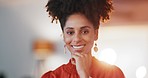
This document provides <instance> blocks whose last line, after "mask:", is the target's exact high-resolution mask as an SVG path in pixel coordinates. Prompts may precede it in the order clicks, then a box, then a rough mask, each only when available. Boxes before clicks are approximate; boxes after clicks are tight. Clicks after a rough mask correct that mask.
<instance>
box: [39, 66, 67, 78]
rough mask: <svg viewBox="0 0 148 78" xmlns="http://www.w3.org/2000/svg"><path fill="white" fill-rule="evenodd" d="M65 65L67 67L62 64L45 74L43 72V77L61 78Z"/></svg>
mask: <svg viewBox="0 0 148 78" xmlns="http://www.w3.org/2000/svg"><path fill="white" fill-rule="evenodd" d="M64 67H65V64H63V65H62V66H60V67H58V68H57V69H55V70H53V71H48V72H46V73H45V74H43V75H42V77H41V78H59V76H60V73H61V72H63V71H64V70H63V68H64Z"/></svg>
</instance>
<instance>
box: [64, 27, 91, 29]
mask: <svg viewBox="0 0 148 78" xmlns="http://www.w3.org/2000/svg"><path fill="white" fill-rule="evenodd" d="M85 28H91V27H89V26H82V27H81V28H80V29H85ZM66 29H74V28H73V27H66Z"/></svg>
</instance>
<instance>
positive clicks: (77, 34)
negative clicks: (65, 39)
mask: <svg viewBox="0 0 148 78" xmlns="http://www.w3.org/2000/svg"><path fill="white" fill-rule="evenodd" d="M81 40H82V36H81V34H79V33H76V34H75V35H74V38H73V41H74V42H76V43H79V42H80V41H81Z"/></svg>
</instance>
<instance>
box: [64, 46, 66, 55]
mask: <svg viewBox="0 0 148 78" xmlns="http://www.w3.org/2000/svg"><path fill="white" fill-rule="evenodd" d="M64 54H66V44H65V45H64Z"/></svg>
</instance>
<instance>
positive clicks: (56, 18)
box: [55, 16, 58, 24]
mask: <svg viewBox="0 0 148 78" xmlns="http://www.w3.org/2000/svg"><path fill="white" fill-rule="evenodd" d="M55 20H56V24H57V23H58V17H57V16H56V17H55Z"/></svg>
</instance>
